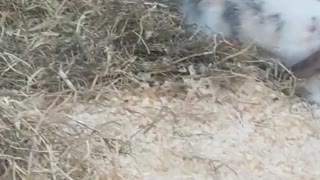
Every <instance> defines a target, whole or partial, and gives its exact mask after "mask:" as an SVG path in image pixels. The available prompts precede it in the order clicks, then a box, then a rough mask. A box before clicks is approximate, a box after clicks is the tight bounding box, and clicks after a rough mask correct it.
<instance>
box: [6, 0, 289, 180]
mask: <svg viewBox="0 0 320 180" xmlns="http://www.w3.org/2000/svg"><path fill="white" fill-rule="evenodd" d="M157 2H158V3H159V4H156V3H155V2H151V1H144V2H142V1H138V0H128V1H122V2H121V1H111V0H41V1H40V0H1V1H0V13H1V14H0V64H1V66H0V84H1V91H0V92H1V97H0V110H1V113H0V147H1V148H0V176H1V178H0V179H28V180H31V179H32V180H33V179H35V180H36V179H39V180H40V179H56V180H60V179H69V180H71V179H108V178H110V179H115V178H112V177H114V176H111V175H110V173H109V172H106V171H105V170H103V169H100V167H99V166H100V165H99V164H97V162H101V161H103V160H104V159H108V160H110V159H111V157H105V155H104V153H103V152H104V151H107V150H110V149H112V148H111V147H110V146H108V144H109V143H108V142H109V141H110V139H108V137H103V136H102V135H101V134H100V132H98V131H96V130H94V129H91V128H89V127H87V126H85V125H83V124H81V123H78V125H76V126H75V125H71V124H70V123H68V122H66V119H68V118H65V117H64V118H62V117H60V115H61V112H64V113H67V111H68V108H66V107H68V106H67V103H68V102H73V103H76V102H87V101H95V102H98V101H99V100H101V99H103V98H104V97H105V94H110V93H111V94H112V93H116V92H118V91H119V90H120V89H128V88H136V87H157V86H159V85H162V84H164V82H166V81H170V82H176V83H179V84H181V86H180V87H179V88H178V90H177V91H178V92H179V93H180V94H183V93H184V92H185V91H186V90H185V89H186V88H187V84H184V80H185V78H189V79H199V78H202V77H213V78H214V79H215V81H216V82H219V83H220V84H221V85H224V87H226V88H228V83H229V84H230V83H241V82H243V80H244V79H248V78H249V79H250V78H251V79H254V80H256V81H262V82H264V83H265V84H266V85H267V86H269V87H271V88H273V89H277V90H281V91H283V92H286V93H289V94H290V93H292V91H291V86H292V85H293V84H294V78H293V77H291V76H289V75H288V73H287V72H285V71H284V70H283V69H282V68H281V66H279V65H277V64H274V63H270V62H264V61H263V60H261V58H259V57H257V55H256V53H255V49H254V47H248V46H244V45H243V46H242V47H237V46H233V45H231V44H228V42H227V41H225V40H223V38H218V37H211V38H209V39H208V37H206V36H204V35H202V34H201V33H198V34H195V33H194V32H193V31H189V30H187V28H186V27H182V22H181V17H180V14H179V13H178V12H177V9H176V7H175V4H174V2H170V1H169V2H170V3H169V2H165V1H161V2H160V0H158V1H157ZM179 93H178V94H179ZM61 107H63V108H61ZM93 141H100V143H102V144H104V145H101V144H99V147H100V148H92V147H91V146H89V144H92V143H94V142H93ZM103 142H104V143H103ZM102 147H103V148H104V150H101V149H103V148H102ZM110 151H111V150H110ZM105 161H107V160H105Z"/></svg>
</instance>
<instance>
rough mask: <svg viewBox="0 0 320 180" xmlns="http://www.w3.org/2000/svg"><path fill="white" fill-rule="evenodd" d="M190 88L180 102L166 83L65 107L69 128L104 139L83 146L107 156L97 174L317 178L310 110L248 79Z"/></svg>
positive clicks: (318, 151)
mask: <svg viewBox="0 0 320 180" xmlns="http://www.w3.org/2000/svg"><path fill="white" fill-rule="evenodd" d="M189 83H190V85H192V88H190V89H189V90H188V92H187V93H186V95H185V96H177V97H174V93H172V92H175V91H177V90H175V89H176V88H177V87H176V86H175V85H170V84H167V85H165V86H164V87H163V88H162V89H157V90H155V89H148V90H141V91H131V92H117V95H116V94H113V95H110V96H107V100H103V101H99V103H90V104H81V103H78V104H76V105H71V106H69V108H66V109H69V112H68V114H69V115H68V117H69V118H70V119H71V120H73V121H71V122H73V123H75V122H77V123H81V124H82V125H86V126H88V127H90V128H92V129H95V130H97V131H98V132H99V133H101V136H103V137H105V138H107V139H109V140H110V141H109V143H110V146H108V147H106V146H104V145H102V144H104V143H101V142H98V141H96V142H94V143H93V142H92V141H90V143H89V141H86V140H84V142H86V143H87V145H86V146H88V147H89V146H90V148H88V149H90V151H91V153H101V154H103V157H105V158H104V159H105V160H104V161H102V160H97V163H96V164H97V167H96V168H97V169H100V170H101V171H102V172H105V173H107V174H108V175H107V176H108V177H109V178H110V179H130V180H134V179H145V180H152V179H155V180H157V179H159V180H160V179H172V180H180V179H181V180H189V179H190V180H191V179H195V180H202V179H203V180H204V179H213V180H219V179H222V180H229V179H230V180H233V179H235V180H236V179H240V180H245V179H247V180H250V179H252V180H257V179H266V180H276V179H290V180H295V179H296V180H302V179H303V180H312V179H314V180H315V179H320V170H319V169H320V163H319V161H320V140H319V137H318V135H319V133H318V132H319V128H320V121H319V118H317V117H319V115H320V111H319V110H318V109H317V108H316V107H313V108H310V107H308V106H307V105H306V104H305V103H304V102H302V101H300V100H299V99H297V98H289V97H285V96H283V95H281V94H280V93H278V92H275V91H273V90H271V89H269V88H267V87H266V86H265V85H264V84H263V83H261V82H256V81H254V80H246V81H243V82H241V83H239V84H238V85H237V86H234V87H235V88H234V90H235V91H234V92H232V91H230V90H227V89H221V88H218V87H217V86H216V85H215V83H213V81H210V80H208V79H202V80H200V81H194V82H189ZM170 92H171V93H170ZM165 94H167V95H165ZM120 96H122V97H120ZM77 123H75V124H77ZM110 148H111V149H110ZM109 178H108V179H109Z"/></svg>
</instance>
